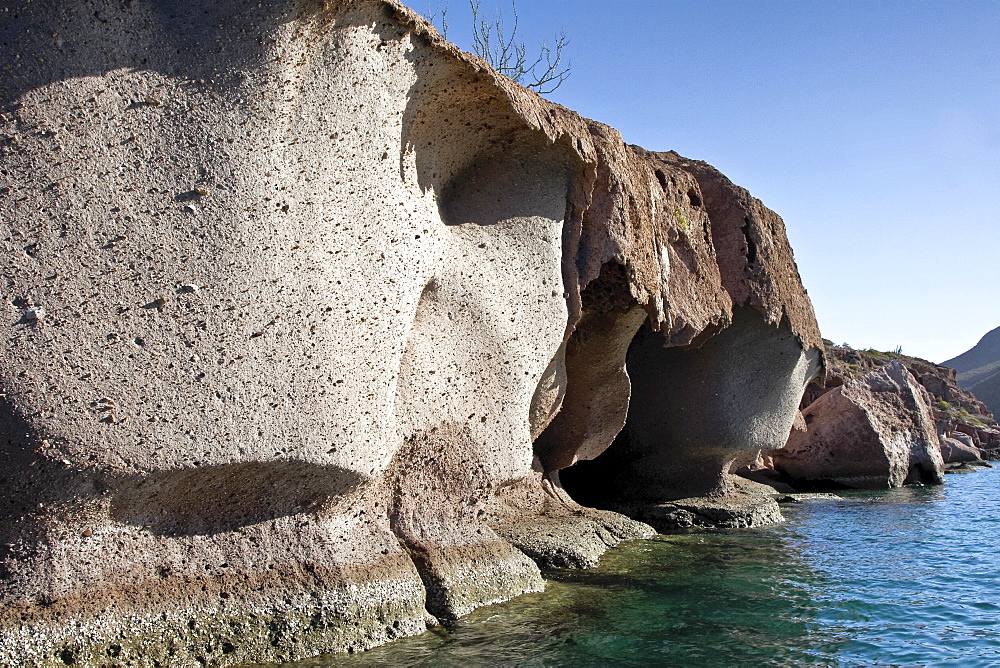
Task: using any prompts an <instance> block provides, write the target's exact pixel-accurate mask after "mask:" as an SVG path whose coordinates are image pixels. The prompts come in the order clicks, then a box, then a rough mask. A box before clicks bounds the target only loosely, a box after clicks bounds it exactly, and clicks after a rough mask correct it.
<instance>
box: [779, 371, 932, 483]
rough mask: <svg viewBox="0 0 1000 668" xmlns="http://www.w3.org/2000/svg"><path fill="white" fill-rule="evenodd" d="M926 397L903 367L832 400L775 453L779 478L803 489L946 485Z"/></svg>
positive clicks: (874, 374)
mask: <svg viewBox="0 0 1000 668" xmlns="http://www.w3.org/2000/svg"><path fill="white" fill-rule="evenodd" d="M928 399H929V397H928V395H927V392H926V390H924V389H923V387H922V386H921V385H920V384H919V383H918V382H917V381H916V379H915V378H914V377H913V376H912V374H910V373H909V372H908V371H907V370H906V368H905V367H904V366H903V365H902V364H900V363H899V362H896V361H893V362H890V363H889V364H887V365H885V366H882V367H879V368H877V369H875V370H874V371H870V372H869V373H867V374H865V375H864V376H862V377H860V378H857V379H855V380H852V381H849V382H847V383H845V384H844V385H842V386H840V387H838V388H836V389H834V390H832V391H830V392H827V393H826V394H824V395H823V396H821V397H820V398H819V399H817V400H816V401H815V402H814V403H812V404H811V405H809V406H808V407H807V408H805V409H804V410H803V411H802V415H803V417H804V419H805V422H806V430H805V431H799V430H793V431H792V433H791V435H790V437H789V440H788V443H787V444H786V445H785V447H783V448H781V449H779V450H774V451H772V452H771V453H770V454H771V457H772V459H773V463H774V467H775V470H776V471H778V472H779V473H780V474H781V475H782V476H783V477H784V478H785V479H786V480H788V481H790V482H791V483H792V484H793V485H795V486H797V487H801V488H821V487H828V488H837V487H841V488H852V487H853V488H859V489H865V488H872V489H878V488H889V487H899V486H901V485H903V484H904V483H908V482H925V483H939V482H941V474H942V466H943V462H942V460H941V445H940V441H939V439H938V435H937V432H936V430H935V425H934V421H933V419H932V417H931V411H930V406H929V404H928Z"/></svg>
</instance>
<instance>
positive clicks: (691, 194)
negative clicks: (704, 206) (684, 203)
mask: <svg viewBox="0 0 1000 668" xmlns="http://www.w3.org/2000/svg"><path fill="white" fill-rule="evenodd" d="M688 200H690V201H691V206H693V207H695V208H698V207H700V206H701V196H700V195H698V192H697V191H696V190H695V189H694V188H691V189H690V190H688Z"/></svg>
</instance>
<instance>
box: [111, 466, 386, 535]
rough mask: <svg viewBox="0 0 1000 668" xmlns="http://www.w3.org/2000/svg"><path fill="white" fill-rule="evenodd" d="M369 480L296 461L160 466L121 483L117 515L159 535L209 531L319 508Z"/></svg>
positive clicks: (334, 468)
mask: <svg viewBox="0 0 1000 668" xmlns="http://www.w3.org/2000/svg"><path fill="white" fill-rule="evenodd" d="M365 480H366V477H365V476H363V475H361V474H360V473H357V472H355V471H350V470H347V469H343V468H340V467H337V466H320V465H316V464H310V463H306V462H295V461H273V462H245V463H240V464H222V465H219V466H202V467H199V468H195V469H180V470H172V471H157V472H154V473H151V474H149V475H146V476H143V477H141V478H132V479H128V480H126V481H124V482H122V483H121V484H119V485H116V488H117V489H116V491H115V493H114V497H113V500H112V503H111V515H112V517H114V518H115V519H116V520H118V521H119V522H124V523H126V524H133V525H137V526H141V527H145V528H148V529H149V531H151V532H153V533H155V534H159V535H174V534H178V535H207V534H214V533H220V532H223V531H231V530H233V529H236V528H239V527H242V526H249V525H251V524H258V523H260V522H264V521H266V520H271V519H275V518H278V517H286V516H289V515H295V514H298V513H301V512H305V511H309V510H313V509H315V508H317V507H318V506H320V505H321V504H322V503H323V502H325V501H327V500H329V499H332V498H334V497H338V496H343V495H346V494H349V493H351V492H353V491H354V490H356V489H357V488H358V487H359V486H360V485H361V484H362V483H363V482H364V481H365Z"/></svg>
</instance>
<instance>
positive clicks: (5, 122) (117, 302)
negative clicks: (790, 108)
mask: <svg viewBox="0 0 1000 668" xmlns="http://www.w3.org/2000/svg"><path fill="white" fill-rule="evenodd" d="M0 37H2V39H0V49H2V51H3V55H4V60H5V61H6V62H16V63H17V66H16V67H12V68H8V69H9V71H7V72H5V74H4V78H3V80H2V81H0V109H2V113H0V225H2V234H0V237H2V248H3V257H4V260H3V278H4V299H3V302H2V303H0V308H2V309H3V313H4V318H3V320H2V323H0V327H2V329H3V335H4V337H5V340H6V341H7V344H6V345H5V346H4V347H3V349H2V353H0V355H2V357H0V456H2V457H3V460H4V462H5V466H4V467H3V469H2V471H0V564H2V565H0V663H4V664H22V663H24V664H37V665H50V664H54V665H60V664H95V665H98V664H100V665H103V664H109V663H110V664H112V665H162V664H175V663H194V662H195V661H198V662H202V663H211V664H229V663H237V662H259V661H281V660H291V659H295V658H300V657H305V656H310V655H315V654H320V653H324V652H332V651H346V650H357V649H364V648H367V647H371V646H373V645H376V644H379V643H384V642H387V641H389V640H391V639H393V638H396V637H400V636H405V635H412V634H415V633H419V632H421V631H423V630H424V629H425V628H426V627H427V625H428V624H435V623H438V622H441V621H445V622H446V621H449V620H451V619H454V618H455V617H457V616H460V615H463V614H465V613H467V612H469V611H470V610H472V609H474V608H476V607H478V606H481V605H485V604H488V603H490V602H494V601H500V600H505V599H508V598H511V597H513V596H516V595H518V594H521V593H523V592H527V591H534V590H538V589H540V588H541V587H542V580H541V576H540V571H539V564H542V565H563V566H581V567H585V566H590V565H593V564H594V563H596V560H597V558H598V557H599V556H600V554H601V553H602V552H603V551H604V550H606V549H607V548H608V547H609V546H613V545H615V544H616V543H618V542H619V541H621V540H626V539H632V538H638V537H643V536H648V535H651V534H652V532H653V530H654V528H663V527H671V526H675V525H676V523H677V522H679V521H681V520H679V519H678V517H679V514H680V515H683V514H684V513H687V515H684V517H686V518H687V519H686V520H684V521H688V522H693V523H695V524H696V523H697V521H698V520H697V517H706V516H719V514H720V513H722V514H723V515H725V517H726V518H728V520H727V521H732V522H734V523H736V524H738V525H741V526H746V525H749V524H753V523H755V522H760V521H771V520H774V519H776V518H778V517H780V515H779V514H778V512H777V506H776V505H775V504H774V501H773V500H771V499H768V498H766V497H755V496H752V495H749V494H747V493H746V492H743V491H741V490H740V489H738V488H737V485H736V484H735V482H734V478H733V477H732V476H731V475H730V473H729V471H730V469H731V468H732V466H733V463H734V461H736V460H737V459H739V458H740V457H745V456H746V453H750V452H757V451H760V450H762V449H771V448H778V447H780V446H781V445H782V444H783V443H784V442H785V439H786V438H787V436H788V433H789V430H790V428H791V426H792V423H793V420H794V419H795V417H796V415H797V412H798V407H799V403H800V400H801V397H802V393H803V390H804V388H805V387H806V384H807V383H808V382H809V381H810V380H811V379H812V378H813V377H814V376H816V374H817V373H819V372H820V371H821V367H822V352H821V350H822V342H821V339H820V336H819V331H818V328H817V326H816V321H815V318H814V315H813V312H812V307H811V305H810V303H809V300H808V297H807V296H806V294H805V290H804V289H803V287H802V285H801V281H800V279H799V275H798V271H797V269H796V267H795V263H794V260H793V258H792V253H791V249H790V248H789V245H788V241H787V238H786V236H785V232H784V225H783V223H782V221H781V219H780V218H779V217H778V216H777V215H776V214H775V213H774V212H772V211H770V210H768V209H767V208H766V207H765V206H764V205H763V204H761V203H760V202H759V201H758V200H756V199H754V198H753V197H752V196H750V194H749V193H747V192H746V191H745V190H743V189H742V188H739V187H738V186H736V185H734V184H732V183H731V182H730V181H729V180H728V179H726V178H725V177H724V176H723V175H722V174H720V173H719V172H718V171H716V170H714V169H713V168H712V167H710V166H708V165H706V164H704V163H701V162H697V161H691V160H687V159H685V158H682V157H680V156H678V155H677V154H675V153H652V152H649V151H646V150H643V149H641V148H638V147H635V146H630V145H627V144H625V143H624V142H623V140H622V138H621V136H620V135H619V134H618V132H616V131H615V130H613V129H612V128H609V127H607V126H604V125H601V124H599V123H596V122H593V121H589V120H587V119H584V118H582V117H580V116H579V115H577V114H575V113H574V112H572V111H569V110H567V109H565V108H563V107H560V106H558V105H556V104H552V103H550V102H547V101H545V100H543V99H542V98H540V97H538V96H537V95H535V94H534V93H531V92H529V91H527V90H525V89H523V88H521V87H520V86H518V85H516V84H514V83H513V82H511V81H510V80H508V79H506V78H504V77H502V76H500V75H498V74H497V73H496V72H494V71H493V70H492V69H491V68H490V67H489V66H488V65H487V64H486V63H485V62H483V61H481V60H479V59H478V58H476V57H474V56H471V55H469V54H466V53H463V52H461V51H459V50H458V49H457V48H456V47H454V46H453V45H451V44H450V43H448V42H446V41H444V40H443V39H442V38H441V37H440V35H438V34H437V32H436V31H435V30H434V29H433V28H432V27H431V26H430V25H429V24H427V23H426V22H425V21H424V20H423V19H422V18H420V17H419V16H417V15H416V14H414V13H413V12H411V11H410V10H408V9H406V8H405V7H403V6H402V5H400V4H398V3H397V2H395V1H391V0H353V1H348V0H344V1H331V2H318V1H315V2H314V1H305V0H303V1H295V0H287V1H280V2H270V3H263V4H256V5H254V4H247V3H237V2H232V1H230V0H223V1H222V2H214V1H213V2H208V1H207V0H198V1H195V2H191V3H187V4H185V6H184V9H183V11H182V10H179V9H178V8H177V5H176V3H172V2H165V1H163V2H159V1H155V0H153V1H150V2H142V3H132V2H125V3H123V2H119V1H118V0H114V1H112V0H87V1H81V2H74V3H62V2H55V0H35V1H29V0H23V1H21V2H15V3H13V5H12V6H11V7H10V8H9V12H6V13H5V14H4V20H3V22H2V23H0ZM588 462H591V463H590V465H589V466H588ZM564 480H565V484H566V486H565V487H564V486H563V483H564ZM581 502H583V503H585V504H588V505H582V504H581ZM589 506H594V507H589ZM597 508H599V509H597ZM623 513H624V514H623ZM650 524H652V525H653V527H651V526H650Z"/></svg>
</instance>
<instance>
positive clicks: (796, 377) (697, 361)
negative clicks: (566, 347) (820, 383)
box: [559, 307, 819, 513]
mask: <svg viewBox="0 0 1000 668" xmlns="http://www.w3.org/2000/svg"><path fill="white" fill-rule="evenodd" d="M667 343H668V342H667V339H666V337H664V335H663V334H662V333H661V332H658V331H654V330H653V329H652V328H651V327H650V326H649V323H648V322H646V323H643V324H642V325H641V326H640V327H639V329H638V331H637V332H636V333H635V335H634V336H633V337H632V340H631V341H630V343H629V345H628V347H627V351H626V354H625V360H624V362H625V364H624V366H625V368H626V369H627V376H626V384H625V386H624V387H625V388H626V390H627V391H628V392H629V395H630V396H629V397H628V398H627V399H626V401H625V403H626V405H627V408H626V413H627V414H626V417H625V420H624V425H623V427H622V428H621V430H620V431H619V432H618V433H617V435H615V436H614V438H613V439H610V440H609V441H606V443H610V445H608V446H607V447H606V449H604V450H603V452H601V451H600V450H598V449H597V448H596V447H593V446H592V447H591V448H590V449H589V451H588V452H586V453H580V456H578V457H577V461H575V462H572V464H571V465H564V467H562V468H561V470H560V471H559V478H560V482H561V483H562V485H563V487H564V488H565V489H566V491H567V492H568V493H569V495H570V496H571V497H572V498H573V499H574V500H575V501H577V502H578V503H581V504H582V505H587V506H593V507H597V508H606V509H611V510H621V511H625V512H626V513H627V512H628V508H631V507H634V506H636V505H648V504H657V503H664V502H669V501H673V500H677V499H685V498H692V497H703V496H717V495H725V494H727V493H729V492H731V491H732V485H731V478H730V475H729V468H730V464H731V463H732V462H733V461H734V460H735V459H736V458H737V457H740V456H743V455H745V454H749V453H755V452H757V451H759V450H762V449H771V448H778V447H781V446H782V445H784V442H785V440H786V439H787V436H788V432H789V430H790V429H791V425H792V421H793V419H794V417H795V414H796V412H797V410H798V405H799V401H800V399H801V396H802V391H803V389H804V387H805V385H806V383H808V381H809V380H810V379H811V378H812V377H813V376H814V375H815V374H816V373H817V372H818V370H819V353H818V351H815V350H809V351H804V350H803V348H802V345H801V343H800V341H799V340H798V337H796V336H795V335H794V334H792V333H791V332H790V331H788V330H787V329H786V328H784V327H777V326H773V325H771V324H769V323H768V322H767V321H766V320H765V318H764V316H763V315H762V314H761V313H760V312H759V311H758V310H757V309H754V308H749V307H747V308H740V307H738V308H736V309H734V312H733V321H732V324H731V325H730V326H729V327H726V328H725V329H723V330H722V331H721V332H719V333H718V334H716V335H715V336H713V337H711V338H709V339H707V340H706V341H705V342H704V343H703V344H702V345H700V346H697V347H695V346H691V347H677V346H673V347H671V346H669V345H667ZM569 382H570V391H572V382H573V377H570V378H569ZM592 419H593V418H592ZM587 455H589V456H587Z"/></svg>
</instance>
